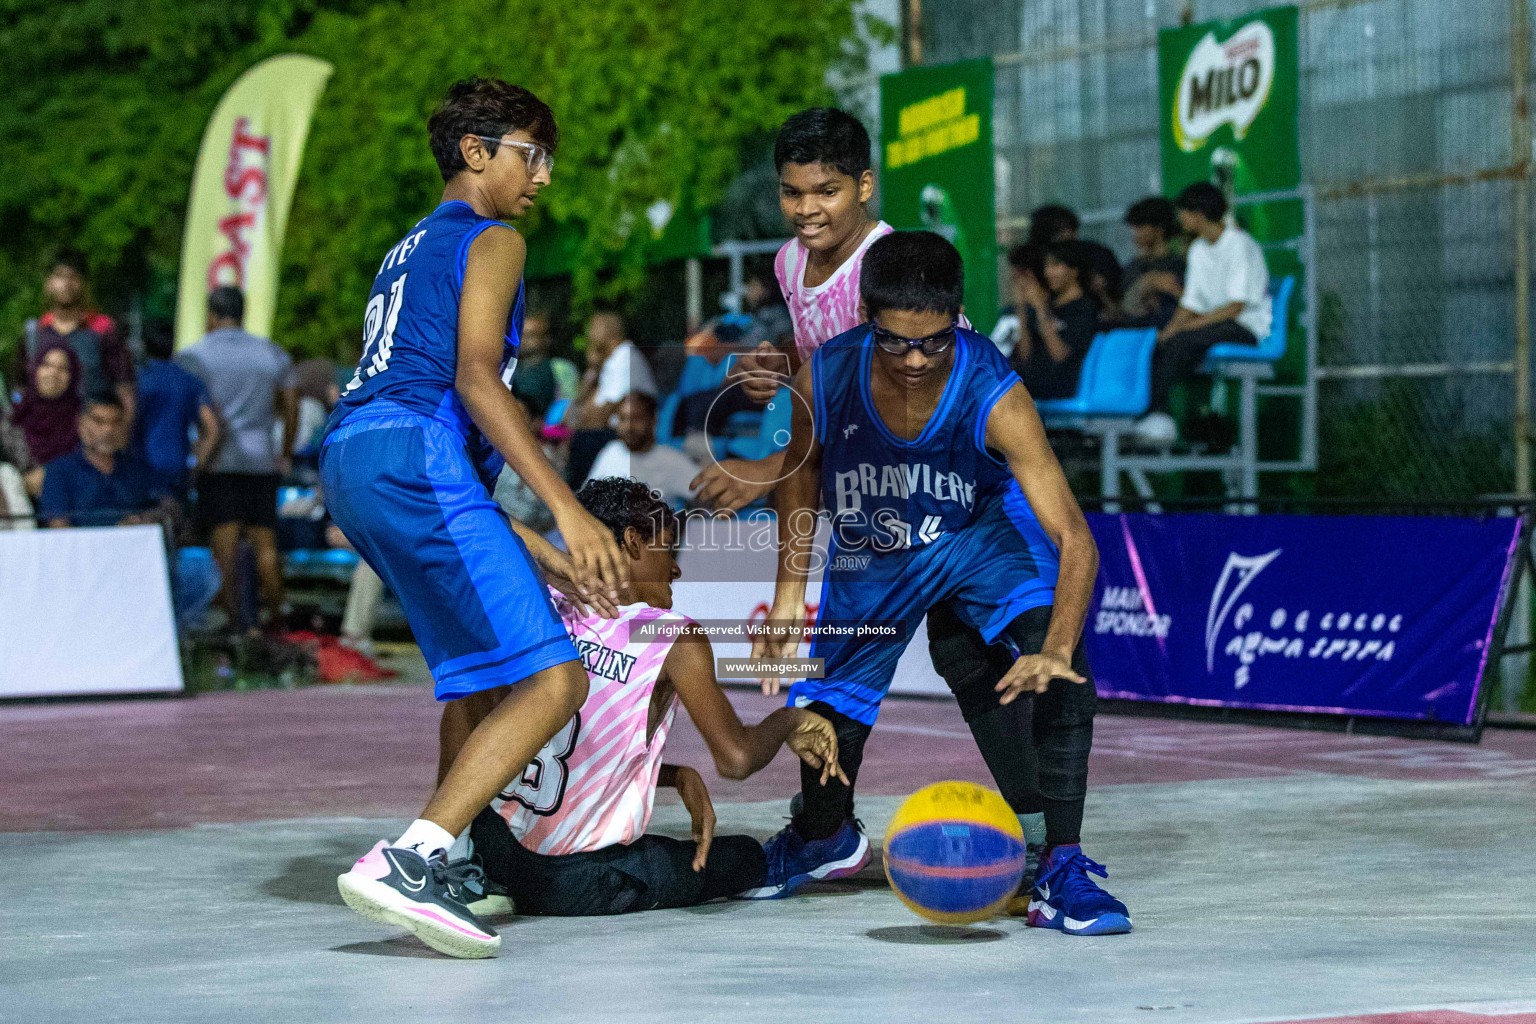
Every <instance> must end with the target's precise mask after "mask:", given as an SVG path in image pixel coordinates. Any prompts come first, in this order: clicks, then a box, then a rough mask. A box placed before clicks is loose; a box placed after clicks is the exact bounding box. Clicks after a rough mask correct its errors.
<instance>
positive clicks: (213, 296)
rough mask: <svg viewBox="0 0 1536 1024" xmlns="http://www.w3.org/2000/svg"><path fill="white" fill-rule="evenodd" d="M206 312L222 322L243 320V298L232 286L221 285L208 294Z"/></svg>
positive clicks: (238, 290)
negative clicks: (222, 320)
mask: <svg viewBox="0 0 1536 1024" xmlns="http://www.w3.org/2000/svg"><path fill="white" fill-rule="evenodd" d="M208 312H210V313H212V314H213V315H214V316H216V317H220V318H221V319H224V320H241V321H243V320H244V319H245V296H244V295H243V294H241V292H240V289H239V288H236V287H235V286H234V285H232V284H221V285H219V286H218V287H217V288H215V289H214V290H213V291H211V292H209V293H208Z"/></svg>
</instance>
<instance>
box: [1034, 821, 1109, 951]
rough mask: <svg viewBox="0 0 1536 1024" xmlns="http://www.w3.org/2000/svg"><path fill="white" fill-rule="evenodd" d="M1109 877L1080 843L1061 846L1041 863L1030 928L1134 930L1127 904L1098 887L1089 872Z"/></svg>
mask: <svg viewBox="0 0 1536 1024" xmlns="http://www.w3.org/2000/svg"><path fill="white" fill-rule="evenodd" d="M1090 873H1091V874H1095V875H1098V876H1099V877H1100V878H1108V877H1109V872H1108V871H1106V870H1105V869H1104V865H1102V864H1099V863H1097V862H1096V861H1092V860H1089V859H1088V857H1087V856H1085V855H1084V854H1083V848H1082V847H1081V846H1078V845H1075V844H1074V845H1072V846H1058V847H1056V848H1054V849H1053V850H1051V852H1050V853H1049V854H1048V855H1047V856H1046V858H1045V860H1044V862H1043V863H1041V865H1040V875H1039V877H1037V878H1036V879H1035V891H1034V894H1033V898H1032V899H1031V900H1030V901H1029V917H1028V919H1027V920H1028V924H1029V926H1030V927H1031V928H1055V929H1056V930H1058V931H1063V932H1066V933H1067V934H1068V935H1118V934H1120V933H1122V932H1128V931H1130V930H1131V912H1130V911H1129V910H1127V909H1125V904H1124V903H1121V902H1120V901H1119V900H1117V899H1115V898H1114V897H1113V896H1111V895H1110V894H1109V893H1107V892H1105V891H1104V890H1103V889H1100V888H1099V885H1098V883H1097V882H1095V881H1094V880H1093V879H1091V878H1089V877H1088V876H1089V874H1090Z"/></svg>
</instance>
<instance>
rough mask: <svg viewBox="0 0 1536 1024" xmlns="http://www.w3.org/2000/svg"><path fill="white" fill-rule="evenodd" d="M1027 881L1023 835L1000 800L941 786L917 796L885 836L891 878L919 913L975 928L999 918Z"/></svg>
mask: <svg viewBox="0 0 1536 1024" xmlns="http://www.w3.org/2000/svg"><path fill="white" fill-rule="evenodd" d="M1023 875H1024V830H1023V829H1022V828H1021V827H1020V826H1019V819H1018V817H1017V816H1015V815H1014V813H1013V810H1012V808H1010V807H1009V806H1008V803H1007V801H1005V800H1004V799H1003V798H1002V797H1001V796H999V795H998V794H997V793H994V792H993V791H992V790H990V789H987V788H986V787H985V786H978V785H976V784H975V783H971V782H936V783H934V784H933V785H931V786H925V787H924V788H922V789H920V790H918V791H917V792H916V793H913V794H912V795H911V796H909V797H908V798H907V799H906V802H905V803H903V804H902V805H901V807H900V808H899V809H898V810H897V811H896V816H895V817H894V818H892V819H891V825H890V828H888V829H886V831H885V877H886V878H887V879H888V880H889V881H890V883H891V888H892V889H894V890H895V891H896V895H897V897H899V898H900V900H901V902H903V903H905V904H906V905H907V906H908V907H910V908H911V909H912V910H913V911H914V912H915V913H917V914H918V915H920V916H922V917H926V918H927V919H928V920H930V921H935V922H937V923H939V924H970V923H971V922H973V921H981V920H983V919H985V918H988V917H991V916H993V915H994V914H997V913H999V912H1000V911H1001V910H1002V909H1003V907H1004V906H1006V905H1007V903H1008V900H1009V899H1010V898H1011V897H1012V896H1013V894H1014V892H1015V891H1016V890H1017V889H1018V887H1019V879H1020V878H1022V877H1023Z"/></svg>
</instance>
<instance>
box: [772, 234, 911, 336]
mask: <svg viewBox="0 0 1536 1024" xmlns="http://www.w3.org/2000/svg"><path fill="white" fill-rule="evenodd" d="M894 230H896V229H895V228H893V227H891V226H890V225H889V224H887V223H886V222H885V221H881V222H880V223H878V224H876V225H875V226H874V227H873V228H871V229H870V231H869V234H867V235H865V236H864V241H863V242H861V243H860V244H859V248H858V251H856V252H855V253H854V254H853V255H852V256H849V257H848V258H847V259H846V260H844V261H843V265H842V266H840V267H838V268H837V269H836V270H834V271H833V272H832V276H831V277H829V278H827V279H826V280H825V281H823V282H822V283H821V284H819V285H817V286H816V287H814V288H811V287H807V285H806V283H805V264H806V261H807V260H808V259H809V258H810V252H809V250H807V249H806V247H805V246H803V245H801V244H800V239H798V238H791V239H790V240H789V241H787V242H785V243H784V247H783V248H782V249H780V250H779V254H778V255H777V256H775V257H774V259H773V273H774V276H775V277H777V278H778V279H779V291H781V292H783V293H784V301H785V302H786V303H788V304H789V317H790V319H791V320H793V321H794V324H795V348H796V349H798V350H799V352H800V359H801V361H802V362H803V361H805V360H808V359H810V358H811V353H812V352H815V351H816V350H817V349H818V348H820V347H821V346H822V345H823V344H825V343H826V342H827V341H829V340H831V339H832V338H835V337H837V336H838V335H839V334H842V333H843V332H844V331H851V330H852V329H853V328H855V327H857V326H859V324H861V323H863V322H864V321H863V318H862V317H860V316H859V265H860V263H861V262H862V261H863V259H864V252H865V250H867V249H868V248H869V247H870V246H871V245H872V244H874V241H875V239H877V238H880V237H882V236H885V235H888V234H890V233H891V232H892V231H894Z"/></svg>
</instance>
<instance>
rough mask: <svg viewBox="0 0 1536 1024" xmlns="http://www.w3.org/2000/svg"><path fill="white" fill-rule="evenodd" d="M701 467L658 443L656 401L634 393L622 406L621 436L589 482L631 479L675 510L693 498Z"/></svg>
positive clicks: (596, 464) (600, 456)
mask: <svg viewBox="0 0 1536 1024" xmlns="http://www.w3.org/2000/svg"><path fill="white" fill-rule="evenodd" d="M698 475H699V467H698V466H696V465H694V462H693V460H692V459H690V458H688V456H686V455H684V454H683V453H682V452H680V451H678V450H677V449H676V448H671V447H668V446H667V445H664V444H657V443H656V398H655V396H654V395H651V394H648V393H646V392H644V391H631V392H630V393H629V394H628V395H625V396H624V401H622V402H620V403H619V436H618V437H617V438H615V439H614V440H612V441H609V442H608V444H607V445H606V446H605V447H604V448H603V450H602V451H600V452H598V453H597V459H596V461H594V462H593V463H592V471H591V472H590V473H589V474H587V479H588V480H601V479H603V478H605V477H611V476H617V477H630V478H633V479H635V480H638V481H640V482H641V483H643V484H645V485H646V486H647V487H649V488H650V489H651V490H653V491H656V492H657V493H659V494H660V495H661V500H662V501H664V502H666V503H667V504H668V505H670V506H672V507H673V508H681V507H682V506H683V505H685V504H687V502H688V499H689V498H691V497H693V488H692V487H691V486H689V485H690V483H691V481H692V480H693V478H694V477H696V476H698Z"/></svg>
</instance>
